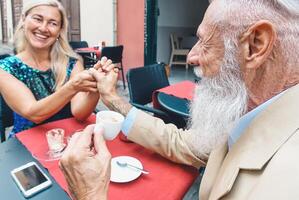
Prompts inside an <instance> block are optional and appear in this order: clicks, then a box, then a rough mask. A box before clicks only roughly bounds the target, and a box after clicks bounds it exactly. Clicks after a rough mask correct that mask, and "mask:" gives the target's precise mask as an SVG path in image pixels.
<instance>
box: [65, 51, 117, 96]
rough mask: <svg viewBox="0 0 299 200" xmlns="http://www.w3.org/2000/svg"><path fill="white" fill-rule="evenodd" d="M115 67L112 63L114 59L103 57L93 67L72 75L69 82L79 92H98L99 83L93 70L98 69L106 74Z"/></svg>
mask: <svg viewBox="0 0 299 200" xmlns="http://www.w3.org/2000/svg"><path fill="white" fill-rule="evenodd" d="M114 67H115V65H114V64H112V61H111V60H110V59H107V58H106V57H102V59H101V60H99V61H98V62H97V63H96V64H95V65H94V66H93V68H90V69H88V70H83V71H81V72H78V73H77V74H76V75H74V76H72V77H71V80H70V82H69V83H70V84H71V87H72V88H73V89H74V90H75V91H77V92H78V91H81V92H98V84H97V82H96V79H95V77H94V74H93V72H92V71H93V70H96V71H98V72H99V73H101V72H102V73H104V74H108V73H109V72H110V71H111V70H113V69H114Z"/></svg>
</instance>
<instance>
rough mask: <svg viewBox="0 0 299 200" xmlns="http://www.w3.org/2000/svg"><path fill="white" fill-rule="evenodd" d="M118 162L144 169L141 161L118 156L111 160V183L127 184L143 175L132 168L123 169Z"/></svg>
mask: <svg viewBox="0 0 299 200" xmlns="http://www.w3.org/2000/svg"><path fill="white" fill-rule="evenodd" d="M116 161H120V162H127V163H128V164H131V165H134V166H136V167H139V168H141V169H143V166H142V164H141V162H140V161H139V160H137V159H136V158H133V157H130V156H118V157H114V158H112V159H111V177H110V181H112V182H115V183H126V182H130V181H133V180H135V179H136V178H138V177H139V176H140V175H141V172H140V171H138V170H134V169H132V168H130V167H121V166H119V165H118V164H117V163H116Z"/></svg>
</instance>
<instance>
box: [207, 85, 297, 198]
mask: <svg viewBox="0 0 299 200" xmlns="http://www.w3.org/2000/svg"><path fill="white" fill-rule="evenodd" d="M298 99H299V84H297V85H296V86H294V87H292V88H290V89H289V90H288V91H286V92H285V94H283V95H282V96H281V97H280V98H279V99H277V100H276V101H275V102H273V103H272V104H271V105H269V106H268V107H267V108H265V109H264V110H263V111H262V112H261V113H260V114H259V115H258V116H257V117H256V118H255V119H254V120H253V121H252V122H251V124H250V125H249V126H248V128H247V129H246V130H245V132H244V133H243V134H242V136H241V137H240V138H239V140H238V141H237V142H236V143H235V144H234V145H233V146H232V148H231V149H230V151H229V152H228V154H227V155H226V157H225V159H224V161H223V163H222V166H221V168H220V170H219V171H218V173H217V174H218V176H217V178H216V180H215V182H214V183H215V184H214V186H213V189H212V192H211V193H210V194H211V196H210V198H211V199H219V198H221V197H222V196H224V195H226V194H227V193H229V192H230V190H231V189H232V186H233V184H234V182H235V180H236V178H237V176H238V173H239V170H240V169H246V170H261V169H262V168H263V166H264V165H265V164H266V163H267V162H268V161H269V160H270V159H271V158H272V156H273V155H274V154H275V153H276V152H277V151H278V150H279V148H280V147H281V146H282V145H283V144H284V143H285V142H286V141H287V140H288V139H289V138H290V137H291V136H292V135H293V134H294V133H295V132H296V130H297V129H298V127H299V117H298V115H299V106H298ZM224 150H225V149H224Z"/></svg>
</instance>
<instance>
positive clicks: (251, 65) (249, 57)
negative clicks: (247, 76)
mask: <svg viewBox="0 0 299 200" xmlns="http://www.w3.org/2000/svg"><path fill="white" fill-rule="evenodd" d="M276 38H277V35H276V31H275V28H274V25H273V24H272V23H271V22H269V21H267V20H261V21H258V22H256V23H255V24H253V25H252V26H250V27H249V29H248V30H247V31H246V32H245V33H243V35H242V37H241V40H240V47H241V51H243V52H242V55H243V59H244V60H243V62H244V64H245V68H246V69H257V68H258V67H260V66H261V65H262V64H263V63H264V62H265V60H266V59H267V58H268V57H269V55H270V54H271V52H272V50H273V46H274V43H275V41H276Z"/></svg>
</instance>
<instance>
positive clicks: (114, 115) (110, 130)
mask: <svg viewBox="0 0 299 200" xmlns="http://www.w3.org/2000/svg"><path fill="white" fill-rule="evenodd" d="M124 119H125V118H124V116H123V115H121V114H120V113H118V112H114V111H110V110H105V111H100V112H98V113H97V115H96V126H95V131H96V132H97V130H98V129H100V128H103V129H104V134H103V136H104V138H105V140H113V139H114V138H115V137H116V136H117V135H118V133H119V132H120V129H121V126H122V123H123V121H124Z"/></svg>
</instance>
